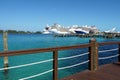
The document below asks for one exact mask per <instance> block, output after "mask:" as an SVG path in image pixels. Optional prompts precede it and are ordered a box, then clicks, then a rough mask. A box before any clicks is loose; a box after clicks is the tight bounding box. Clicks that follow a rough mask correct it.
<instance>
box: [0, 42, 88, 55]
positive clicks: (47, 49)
mask: <svg viewBox="0 0 120 80" xmlns="http://www.w3.org/2000/svg"><path fill="white" fill-rule="evenodd" d="M87 47H90V44H81V45H76V46H63V47H53V48H39V49H28V50H16V51H5V52H0V56H1V57H2V56H15V55H23V54H36V53H38V52H52V51H56V50H58V51H60V50H69V49H75V48H87Z"/></svg>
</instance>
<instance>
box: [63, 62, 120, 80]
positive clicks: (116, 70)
mask: <svg viewBox="0 0 120 80" xmlns="http://www.w3.org/2000/svg"><path fill="white" fill-rule="evenodd" d="M61 80H120V63H114V64H106V65H103V66H100V67H99V68H98V70H97V71H89V70H86V71H83V72H80V73H77V74H74V75H72V76H68V77H65V78H63V79H61Z"/></svg>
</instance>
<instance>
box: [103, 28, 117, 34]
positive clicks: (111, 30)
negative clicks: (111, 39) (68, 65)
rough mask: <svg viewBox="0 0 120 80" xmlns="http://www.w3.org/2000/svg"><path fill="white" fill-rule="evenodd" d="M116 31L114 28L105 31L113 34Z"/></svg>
mask: <svg viewBox="0 0 120 80" xmlns="http://www.w3.org/2000/svg"><path fill="white" fill-rule="evenodd" d="M115 30H116V28H113V29H110V30H108V31H105V33H113V32H115Z"/></svg>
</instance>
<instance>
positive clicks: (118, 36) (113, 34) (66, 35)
mask: <svg viewBox="0 0 120 80" xmlns="http://www.w3.org/2000/svg"><path fill="white" fill-rule="evenodd" d="M54 37H80V38H120V33H104V34H55V35H54Z"/></svg>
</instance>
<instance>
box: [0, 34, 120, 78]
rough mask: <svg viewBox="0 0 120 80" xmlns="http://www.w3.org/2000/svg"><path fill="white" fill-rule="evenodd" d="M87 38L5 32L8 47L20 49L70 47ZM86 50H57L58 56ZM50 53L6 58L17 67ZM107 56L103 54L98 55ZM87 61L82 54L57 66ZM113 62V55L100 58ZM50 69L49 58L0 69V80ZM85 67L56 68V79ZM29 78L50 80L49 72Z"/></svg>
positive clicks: (10, 64) (1, 60)
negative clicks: (8, 68) (57, 73)
mask: <svg viewBox="0 0 120 80" xmlns="http://www.w3.org/2000/svg"><path fill="white" fill-rule="evenodd" d="M89 40H90V38H80V37H53V36H52V35H42V34H9V35H8V49H9V50H22V49H34V48H47V47H57V46H70V45H78V44H84V43H89ZM97 41H98V42H108V41H120V39H103V38H97ZM114 47H117V46H116V45H112V46H107V47H106V46H102V47H100V50H102V49H107V48H114ZM0 51H3V40H2V35H1V34H0ZM85 52H88V49H74V50H65V51H59V58H61V57H67V56H73V55H78V54H82V53H85ZM51 53H52V52H46V53H44V54H41V53H38V54H29V55H21V56H11V57H9V66H17V65H22V64H28V63H32V62H39V61H43V60H48V59H52V56H53V55H52V54H51ZM115 53H116V52H111V53H110V54H109V55H112V54H115ZM104 55H108V54H105V53H103V54H102V55H99V56H101V57H102V56H104ZM85 60H88V56H82V57H78V58H73V59H68V60H61V61H59V64H58V66H59V67H65V66H69V65H73V64H77V63H80V62H82V61H85ZM112 61H116V58H113V59H110V60H108V61H106V62H105V61H102V60H101V61H100V65H102V64H105V63H109V62H112ZM2 67H3V58H2V57H1V58H0V68H2ZM50 69H52V61H51V62H46V63H42V64H36V65H33V66H27V67H22V68H16V69H10V70H9V71H8V73H7V74H5V73H4V71H0V80H19V79H21V78H25V77H28V76H32V75H36V74H39V73H41V72H44V71H47V70H50ZM85 69H88V64H84V65H81V66H76V67H73V68H69V69H63V70H59V78H63V77H65V76H68V75H72V74H74V73H76V72H79V71H82V70H85ZM29 80H52V72H50V73H47V74H45V75H42V76H37V77H34V78H31V79H29Z"/></svg>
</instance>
